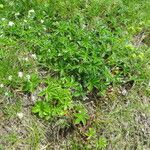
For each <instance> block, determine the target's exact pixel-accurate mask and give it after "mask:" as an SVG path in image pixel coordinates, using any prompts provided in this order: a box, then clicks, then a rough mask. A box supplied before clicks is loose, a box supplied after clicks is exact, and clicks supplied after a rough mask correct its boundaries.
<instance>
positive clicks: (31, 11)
mask: <svg viewBox="0 0 150 150" xmlns="http://www.w3.org/2000/svg"><path fill="white" fill-rule="evenodd" d="M34 15H35V11H34V10H33V9H31V10H29V11H28V17H29V18H33V17H34Z"/></svg>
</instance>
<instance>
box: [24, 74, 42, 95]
mask: <svg viewBox="0 0 150 150" xmlns="http://www.w3.org/2000/svg"><path fill="white" fill-rule="evenodd" d="M39 83H40V79H39V77H38V76H37V75H36V74H32V75H31V76H27V79H26V81H25V82H24V84H23V90H24V91H26V92H30V93H32V92H34V90H35V89H36V88H37V86H38V85H39Z"/></svg>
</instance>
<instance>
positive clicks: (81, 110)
mask: <svg viewBox="0 0 150 150" xmlns="http://www.w3.org/2000/svg"><path fill="white" fill-rule="evenodd" d="M74 109H75V113H74V114H73V115H74V117H75V119H74V123H75V124H80V123H82V124H83V125H86V122H87V120H88V119H89V118H90V117H89V115H88V113H87V110H86V109H85V107H84V106H83V105H82V104H80V105H76V106H75V108H74Z"/></svg>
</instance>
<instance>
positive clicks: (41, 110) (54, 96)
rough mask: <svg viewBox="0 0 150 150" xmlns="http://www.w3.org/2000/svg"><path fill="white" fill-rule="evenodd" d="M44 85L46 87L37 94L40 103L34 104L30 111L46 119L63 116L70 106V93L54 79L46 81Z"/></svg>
mask: <svg viewBox="0 0 150 150" xmlns="http://www.w3.org/2000/svg"><path fill="white" fill-rule="evenodd" d="M44 83H45V86H46V87H45V88H44V89H43V90H42V91H41V92H40V93H39V97H40V99H41V101H38V102H37V103H36V104H35V106H34V107H33V109H32V111H33V112H34V113H38V114H39V116H40V117H42V118H44V117H45V118H46V119H49V118H50V117H58V116H63V115H65V113H66V111H67V110H68V109H70V108H71V105H72V98H71V94H70V91H69V90H68V89H64V88H62V87H61V85H60V84H59V83H57V82H56V80H54V79H47V80H46V81H45V82H44Z"/></svg>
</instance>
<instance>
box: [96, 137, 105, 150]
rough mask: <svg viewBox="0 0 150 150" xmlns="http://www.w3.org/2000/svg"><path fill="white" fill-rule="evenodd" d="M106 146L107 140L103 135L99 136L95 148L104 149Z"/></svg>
mask: <svg viewBox="0 0 150 150" xmlns="http://www.w3.org/2000/svg"><path fill="white" fill-rule="evenodd" d="M106 146H107V140H106V138H104V137H101V138H99V139H98V140H97V142H96V147H97V149H104V148H106Z"/></svg>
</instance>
